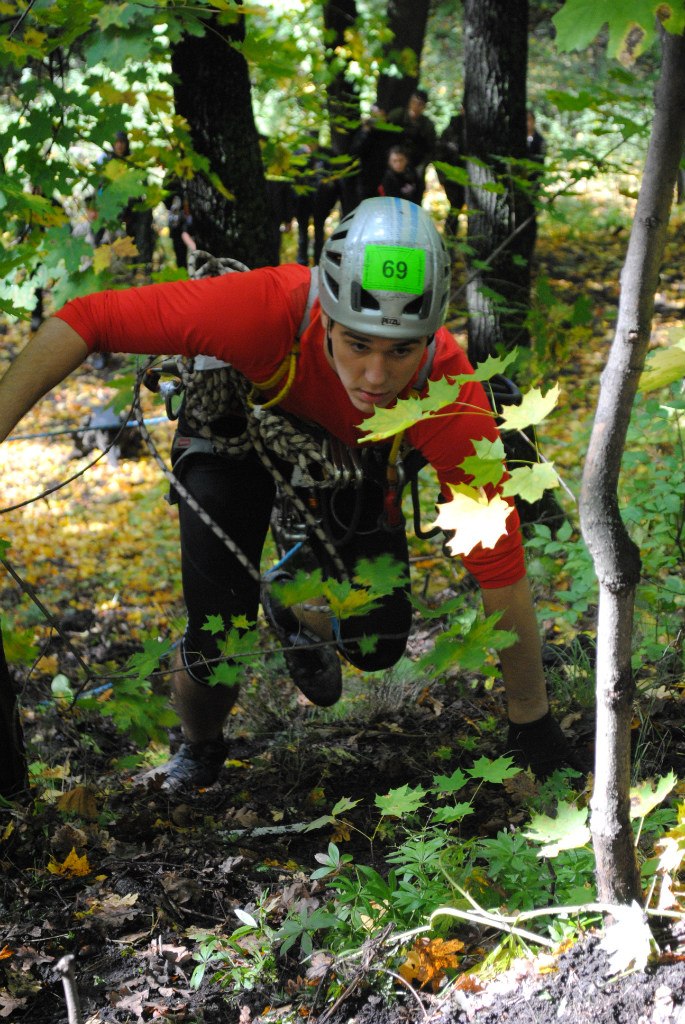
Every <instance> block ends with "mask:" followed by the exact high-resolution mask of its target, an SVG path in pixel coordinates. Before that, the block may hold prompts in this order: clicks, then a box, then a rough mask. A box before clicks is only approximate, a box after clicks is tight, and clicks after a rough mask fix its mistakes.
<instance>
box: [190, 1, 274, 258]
mask: <svg viewBox="0 0 685 1024" xmlns="http://www.w3.org/2000/svg"><path fill="white" fill-rule="evenodd" d="M243 36H244V19H243V18H240V19H239V20H238V22H237V23H236V24H235V25H231V26H226V25H223V24H220V23H219V21H218V20H217V19H213V20H212V21H211V22H209V23H208V25H207V29H206V31H205V34H204V35H203V36H191V35H186V36H184V37H183V38H182V39H181V41H180V42H179V43H177V44H176V46H175V47H174V50H173V54H172V60H171V63H172V69H173V71H174V74H175V75H176V81H175V83H174V98H175V102H176V112H177V113H179V114H181V115H182V116H183V117H184V118H185V119H186V121H187V122H188V124H189V126H190V132H191V137H192V140H193V146H194V147H195V149H196V151H197V152H198V153H199V154H201V155H202V156H204V157H206V158H207V160H208V162H209V166H210V168H211V170H212V171H213V172H214V173H215V174H216V175H217V176H218V178H219V179H220V181H221V183H222V184H223V185H224V187H225V188H226V189H227V190H228V191H229V192H230V193H231V194H232V195H233V197H234V198H233V199H227V198H226V197H225V196H223V195H222V194H221V193H220V192H219V191H218V190H217V189H215V188H214V187H213V185H212V184H211V182H210V181H209V179H208V178H207V177H205V176H204V175H203V174H197V175H195V177H194V178H193V179H192V180H191V181H190V182H189V183H188V198H189V202H190V208H191V211H192V216H193V237H194V238H195V241H196V243H197V246H198V248H200V249H206V250H207V251H208V252H211V253H212V255H214V256H233V257H234V258H235V259H239V260H242V262H243V263H246V264H247V265H248V266H249V267H258V266H264V265H265V264H266V263H268V260H269V230H268V203H267V196H266V185H265V182H264V170H263V166H262V158H261V151H260V147H259V137H258V133H257V128H256V126H255V123H254V117H253V113H252V98H251V90H250V76H249V70H248V66H247V63H246V61H245V58H244V57H243V56H242V54H241V53H239V52H238V50H236V49H234V47H233V46H232V45H231V43H232V42H238V41H240V39H241V38H242V37H243Z"/></svg>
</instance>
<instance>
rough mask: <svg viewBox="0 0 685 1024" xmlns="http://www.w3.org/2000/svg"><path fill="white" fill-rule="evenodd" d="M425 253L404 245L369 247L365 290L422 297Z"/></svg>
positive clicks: (364, 276) (366, 254)
mask: <svg viewBox="0 0 685 1024" xmlns="http://www.w3.org/2000/svg"><path fill="white" fill-rule="evenodd" d="M425 276H426V253H425V251H424V250H423V249H410V248H409V247H408V246H403V245H367V247H366V249H365V251H364V270H363V272H362V287H363V288H366V290H367V291H385V292H406V293H407V294H408V295H422V294H423V282H424V278H425Z"/></svg>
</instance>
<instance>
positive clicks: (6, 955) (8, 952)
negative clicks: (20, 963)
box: [0, 946, 14, 960]
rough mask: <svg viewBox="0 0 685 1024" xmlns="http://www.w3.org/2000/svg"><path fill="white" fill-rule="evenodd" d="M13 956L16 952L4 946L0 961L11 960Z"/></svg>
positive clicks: (1, 950)
mask: <svg viewBox="0 0 685 1024" xmlns="http://www.w3.org/2000/svg"><path fill="white" fill-rule="evenodd" d="M11 956H14V950H13V949H10V948H9V946H3V947H2V949H0V960H9V958H10V957H11Z"/></svg>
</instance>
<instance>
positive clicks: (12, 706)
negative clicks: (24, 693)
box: [0, 632, 28, 800]
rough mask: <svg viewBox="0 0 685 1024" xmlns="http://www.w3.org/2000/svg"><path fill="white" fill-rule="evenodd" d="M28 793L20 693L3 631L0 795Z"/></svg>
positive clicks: (0, 638)
mask: <svg viewBox="0 0 685 1024" xmlns="http://www.w3.org/2000/svg"><path fill="white" fill-rule="evenodd" d="M27 790H28V775H27V772H26V755H25V753H24V737H23V734H22V729H21V722H20V721H19V708H18V705H17V694H16V691H15V688H14V685H13V683H12V678H11V676H10V674H9V669H8V668H7V660H6V658H5V648H4V646H3V643H2V632H0V796H3V797H5V799H8V800H9V799H12V798H13V797H16V796H19V795H20V794H21V793H23V792H25V791H27Z"/></svg>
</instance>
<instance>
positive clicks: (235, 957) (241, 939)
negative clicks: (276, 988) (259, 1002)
mask: <svg viewBox="0 0 685 1024" xmlns="http://www.w3.org/2000/svg"><path fill="white" fill-rule="evenodd" d="M274 906H275V903H274V902H272V901H269V897H268V895H267V894H266V893H262V895H261V897H260V899H259V901H258V903H257V907H256V909H255V914H256V915H257V916H256V917H255V916H253V915H252V914H250V913H248V912H247V911H246V910H241V909H237V910H235V914H236V917H237V918H238V919H239V920H240V921H242V924H241V926H240V927H239V928H236V929H235V931H234V932H232V933H231V934H230V935H228V936H224V935H220V936H217V935H208V936H207V937H206V938H204V939H203V940H201V942H200V945H199V948H198V949H197V951H196V952H195V953H194V954H193V957H194V959H195V960H196V961H197V967H196V968H195V969H194V971H193V973H192V975H191V978H190V985H191V988H195V989H197V988H199V987H200V985H201V984H202V982H203V980H204V978H205V975H206V974H207V972H208V971H211V972H212V974H211V980H212V981H213V982H215V983H216V984H218V985H220V986H221V987H222V988H228V987H229V986H231V987H233V988H235V989H236V990H237V991H249V990H250V989H253V988H254V987H255V986H256V985H257V984H258V983H259V984H267V983H272V982H274V981H275V980H276V933H275V931H274V929H273V928H271V927H270V925H269V924H268V915H269V913H270V911H271V910H273V908H274Z"/></svg>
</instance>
